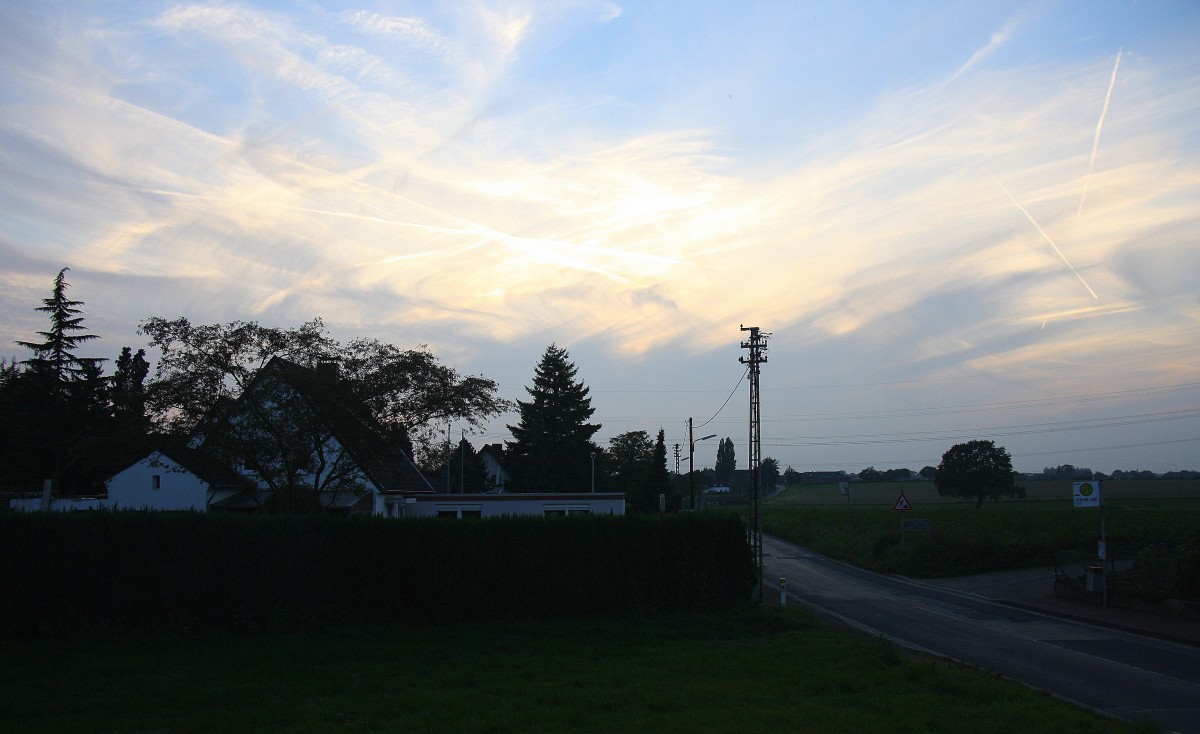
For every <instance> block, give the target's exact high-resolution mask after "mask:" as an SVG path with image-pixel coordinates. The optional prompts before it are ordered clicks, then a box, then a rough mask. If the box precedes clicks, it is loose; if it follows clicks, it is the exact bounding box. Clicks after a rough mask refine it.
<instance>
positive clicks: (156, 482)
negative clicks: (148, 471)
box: [150, 474, 162, 489]
mask: <svg viewBox="0 0 1200 734" xmlns="http://www.w3.org/2000/svg"><path fill="white" fill-rule="evenodd" d="M150 489H162V474H153V475H151V476H150Z"/></svg>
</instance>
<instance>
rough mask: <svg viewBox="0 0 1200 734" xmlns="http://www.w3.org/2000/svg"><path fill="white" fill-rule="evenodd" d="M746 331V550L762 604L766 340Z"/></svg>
mask: <svg viewBox="0 0 1200 734" xmlns="http://www.w3.org/2000/svg"><path fill="white" fill-rule="evenodd" d="M740 328H741V330H742V331H748V332H750V338H749V339H746V340H745V341H743V342H742V349H748V350H750V353H749V354H748V355H747V356H743V357H739V358H738V361H739V362H741V363H742V364H744V365H748V366H749V373H750V550H751V552H752V553H753V555H754V565H755V566H756V567H757V568H758V583H757V585H756V586H755V588H754V600H755V601H756V602H759V603H762V593H763V551H762V501H761V494H762V490H761V488H760V487H759V468H760V466H761V464H762V416H761V414H760V412H759V407H760V399H759V392H758V374H759V365H761V364H763V363H764V362H766V361H767V338H768V337H770V336H771V335H770V334H769V333H764V332H763V331H761V330H760V329H759V328H758V327H757V326H742V327H740Z"/></svg>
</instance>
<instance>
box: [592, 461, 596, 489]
mask: <svg viewBox="0 0 1200 734" xmlns="http://www.w3.org/2000/svg"><path fill="white" fill-rule="evenodd" d="M595 493H596V452H595V451H593V452H592V494H595Z"/></svg>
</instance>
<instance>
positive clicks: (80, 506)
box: [8, 497, 103, 512]
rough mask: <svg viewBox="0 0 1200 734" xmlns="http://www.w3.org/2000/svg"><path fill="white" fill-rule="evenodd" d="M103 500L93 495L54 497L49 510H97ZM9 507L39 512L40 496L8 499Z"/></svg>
mask: <svg viewBox="0 0 1200 734" xmlns="http://www.w3.org/2000/svg"><path fill="white" fill-rule="evenodd" d="M102 502H103V500H99V499H96V498H94V497H54V498H53V499H51V500H50V507H49V508H48V509H49V510H50V511H51V512H71V511H73V510H98V509H100V507H101V503H102ZM8 507H9V509H11V510H13V511H14V512H40V511H41V510H42V509H43V508H42V498H41V497H20V498H17V499H12V500H9V501H8Z"/></svg>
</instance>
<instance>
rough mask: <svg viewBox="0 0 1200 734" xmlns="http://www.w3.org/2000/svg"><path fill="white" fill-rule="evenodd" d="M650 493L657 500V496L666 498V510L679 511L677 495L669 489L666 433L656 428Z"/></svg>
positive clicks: (651, 461)
mask: <svg viewBox="0 0 1200 734" xmlns="http://www.w3.org/2000/svg"><path fill="white" fill-rule="evenodd" d="M650 494H651V496H653V497H654V501H655V503H656V509H657V502H658V496H659V495H662V496H663V497H664V498H665V499H666V509H667V512H679V506H680V498H679V495H678V494H676V493H675V492H673V491H671V477H670V475H669V474H668V473H667V442H666V433H665V432H664V431H663V429H661V428H660V429H658V438H657V439H655V441H654V456H653V457H652V458H651V460H650Z"/></svg>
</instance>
